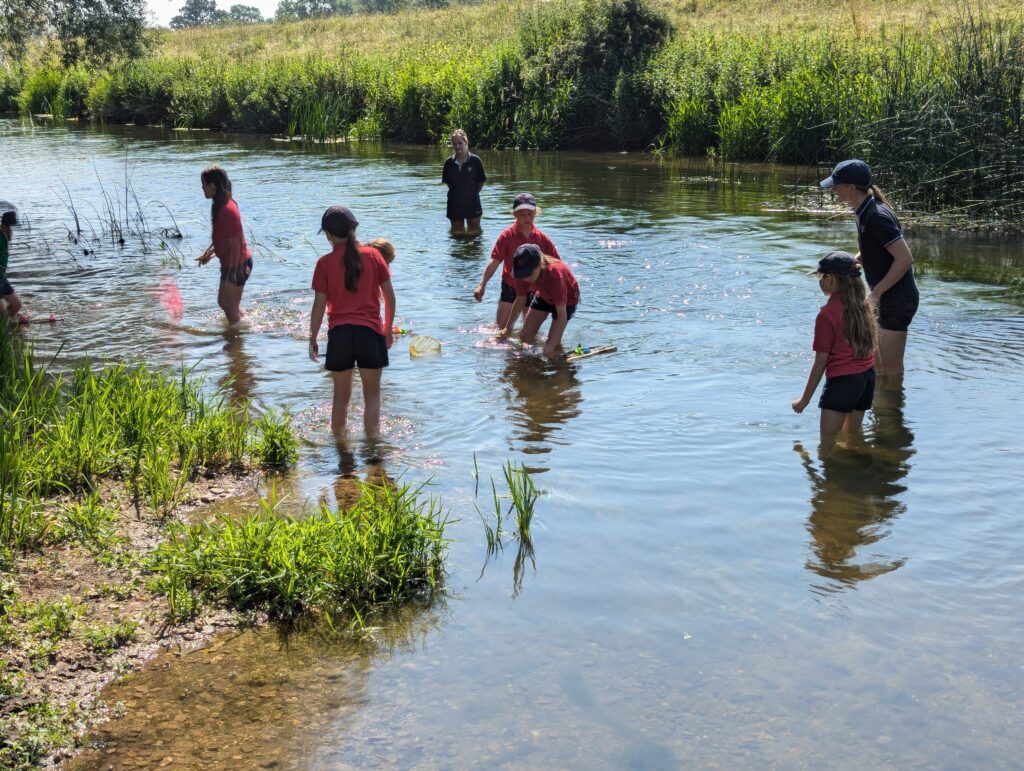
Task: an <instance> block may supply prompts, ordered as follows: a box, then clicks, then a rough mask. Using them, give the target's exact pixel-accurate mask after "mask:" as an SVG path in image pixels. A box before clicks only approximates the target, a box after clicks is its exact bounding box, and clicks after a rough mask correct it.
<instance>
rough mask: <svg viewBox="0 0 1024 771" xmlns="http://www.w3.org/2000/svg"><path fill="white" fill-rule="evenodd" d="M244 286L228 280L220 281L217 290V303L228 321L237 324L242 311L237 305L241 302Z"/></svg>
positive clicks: (240, 318)
mask: <svg viewBox="0 0 1024 771" xmlns="http://www.w3.org/2000/svg"><path fill="white" fill-rule="evenodd" d="M244 288H245V287H241V286H238V285H237V284H232V283H231V282H230V281H221V282H220V289H219V290H218V291H217V304H218V305H219V306H220V307H221V309H222V310H223V311H224V315H225V316H227V317H228V323H229V324H231V325H235V324H237V323H238V322H239V321H241V320H242V311H241V308H240V307H239V306H241V304H242V291H243V289H244Z"/></svg>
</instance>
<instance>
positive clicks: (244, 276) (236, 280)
mask: <svg viewBox="0 0 1024 771" xmlns="http://www.w3.org/2000/svg"><path fill="white" fill-rule="evenodd" d="M251 275H252V257H250V258H249V259H247V260H246V261H245V262H240V263H239V264H238V265H222V266H221V269H220V280H221V281H227V282H228V283H229V284H234V285H235V286H245V282H246V281H248V280H249V276H251Z"/></svg>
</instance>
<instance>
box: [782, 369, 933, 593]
mask: <svg viewBox="0 0 1024 771" xmlns="http://www.w3.org/2000/svg"><path fill="white" fill-rule="evenodd" d="M872 415H873V422H872V429H873V430H872V431H871V432H869V435H868V437H867V438H855V439H852V440H851V441H850V442H849V443H847V444H840V445H837V446H836V448H835V449H834V450H833V451H832V452H831V453H830V454H829V455H828V456H827V457H825V458H823V459H821V460H820V461H818V465H816V464H815V462H814V460H813V459H812V458H811V455H810V453H808V452H807V451H806V450H805V449H804V448H803V447H802V446H801V445H799V444H797V445H796V446H795V447H794V449H795V450H796V451H797V453H798V454H799V455H800V457H801V461H802V462H803V465H804V469H805V470H806V471H807V476H808V478H809V479H810V481H811V514H810V516H809V518H808V522H807V530H808V532H809V533H810V535H811V543H810V546H811V553H812V556H811V558H809V559H808V561H807V563H806V565H805V567H806V568H807V570H809V571H810V572H812V573H814V574H816V575H818V576H820V577H821V578H824V579H827V583H825V584H812V589H813V590H814V591H816V592H817V593H835V592H838V591H843V590H844V589H847V588H852V587H855V586H856V585H857V584H858V583H860V582H861V581H866V580H869V579H872V578H875V577H877V576H880V575H884V574H886V573H891V572H892V571H894V570H897V569H899V568H900V567H902V566H903V564H904V563H905V562H906V560H905V559H904V558H900V557H892V556H888V555H885V554H884V553H882V552H881V551H880V550H879V549H877V548H875V549H872V548H871V547H872V546H873V545H875V544H880V543H881V542H882V541H884V539H885V538H886V537H887V536H888V535H889V533H890V532H891V530H892V526H893V523H894V521H895V519H896V518H897V517H899V515H900V514H902V513H903V512H904V511H905V510H906V504H905V503H903V502H902V501H901V500H900V497H899V496H900V495H901V494H902V493H904V492H906V489H907V487H906V484H905V478H906V476H907V473H908V472H909V470H910V459H911V458H912V457H913V455H914V449H913V439H914V435H913V433H912V432H911V431H910V429H909V428H908V426H907V425H906V422H905V421H904V418H903V389H902V387H900V388H881V389H879V390H878V391H877V392H876V394H875V403H874V405H873V407H872Z"/></svg>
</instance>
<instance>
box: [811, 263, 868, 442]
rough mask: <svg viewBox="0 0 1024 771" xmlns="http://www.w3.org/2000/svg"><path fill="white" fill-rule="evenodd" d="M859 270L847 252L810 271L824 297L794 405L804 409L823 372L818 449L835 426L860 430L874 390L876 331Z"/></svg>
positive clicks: (832, 437) (834, 431) (833, 435)
mask: <svg viewBox="0 0 1024 771" xmlns="http://www.w3.org/2000/svg"><path fill="white" fill-rule="evenodd" d="M860 271H861V266H860V263H859V262H857V261H856V260H855V259H854V258H853V256H852V255H850V254H847V253H846V252H832V253H830V254H828V255H827V256H825V257H823V258H822V259H821V260H820V261H819V262H818V269H817V270H816V271H815V274H816V275H817V276H818V286H819V287H821V291H822V292H824V293H825V295H827V296H828V302H827V303H825V305H823V306H822V308H821V310H820V311H819V312H818V318H817V320H816V321H815V322H814V343H813V347H814V364H813V365H811V372H810V374H809V375H808V376H807V386H806V387H805V388H804V393H803V396H801V397H800V398H799V399H797V400H795V401H794V402H793V411H794V412H797V413H800V412H803V411H804V408H805V407H807V405H808V404H809V403H810V401H811V397H812V396H814V392H815V391H816V390H817V388H818V383H819V382H821V376H822V375H824V376H825V388H824V390H823V391H822V393H821V399H819V401H818V407H820V408H821V453H822V454H823V455H826V454H828V452H829V451H830V450H831V449H832V447H833V446H834V445H835V441H836V436H837V435H838V434H839V431H840V429H845V430H846V431H848V432H851V433H859V432H860V429H861V424H862V423H863V421H864V412H865V411H866V410H868V409H870V408H871V402H872V400H873V398H874V394H875V357H874V354H873V352H874V350H875V346H876V344H877V342H878V331H877V327H876V323H875V314H874V309H873V308H872V307H871V303H870V302H869V301H868V296H867V288H866V287H865V285H864V280H863V279H862V278H861V276H860Z"/></svg>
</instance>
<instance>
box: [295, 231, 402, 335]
mask: <svg viewBox="0 0 1024 771" xmlns="http://www.w3.org/2000/svg"><path fill="white" fill-rule="evenodd" d="M359 257H360V259H361V260H362V262H363V270H362V272H361V273H360V274H359V283H358V284H357V285H356V291H354V292H350V291H348V290H347V289H346V288H345V265H344V260H345V245H344V244H339V245H337V246H335V247H334V251H332V252H331V253H330V254H325V255H324V256H323V257H321V258H320V259H319V260H317V263H316V268H315V269H314V271H313V291H314V292H319V293H320V294H325V295H327V328H328V329H333V328H334V327H336V326H338V325H339V324H358V325H359V326H361V327H369V328H370V329H372V330H373V331H374V332H377V333H379V334H382V335H383V334H384V322H383V321H382V320H381V317H380V304H381V299H380V285H381V284H383V283H384V282H385V281H390V280H391V271H390V270H388V264H387V263H386V262H384V258H383V257H381V255H380V252H378V251H377V250H376V249H374V248H373V247H371V246H360V247H359Z"/></svg>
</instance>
